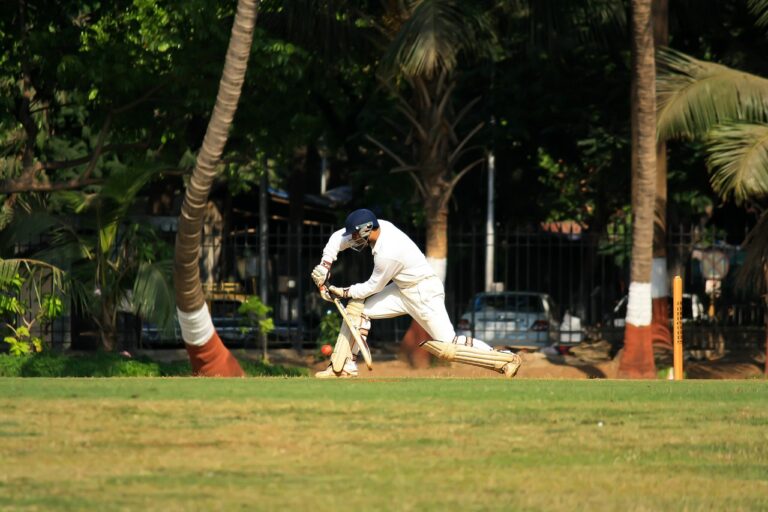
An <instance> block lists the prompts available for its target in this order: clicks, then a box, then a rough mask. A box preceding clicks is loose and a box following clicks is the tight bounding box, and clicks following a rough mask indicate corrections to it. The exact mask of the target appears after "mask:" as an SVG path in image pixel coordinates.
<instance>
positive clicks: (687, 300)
mask: <svg viewBox="0 0 768 512" xmlns="http://www.w3.org/2000/svg"><path fill="white" fill-rule="evenodd" d="M668 299H669V315H670V319H671V318H672V314H673V311H672V297H668ZM628 301H629V297H628V296H627V295H625V296H623V297H622V298H621V299H619V301H618V302H617V303H616V305H615V306H614V308H613V310H612V311H611V312H610V313H609V315H608V317H607V319H606V321H605V322H604V323H605V325H607V326H610V327H624V325H625V324H626V320H625V319H626V317H627V302H628ZM706 318H707V316H706V314H705V313H704V303H703V302H701V299H700V298H699V296H698V295H697V294H695V293H684V294H683V323H695V322H702V321H704V320H706Z"/></svg>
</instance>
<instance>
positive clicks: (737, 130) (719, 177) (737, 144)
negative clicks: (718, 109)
mask: <svg viewBox="0 0 768 512" xmlns="http://www.w3.org/2000/svg"><path fill="white" fill-rule="evenodd" d="M708 141H709V142H708V145H707V151H708V152H709V159H708V160H707V165H708V166H709V168H710V171H711V172H712V177H711V182H712V187H713V188H714V189H715V192H717V193H718V194H720V195H721V196H723V197H724V198H727V197H733V198H734V200H735V201H736V202H737V203H741V202H743V201H744V200H746V199H748V198H758V197H762V196H765V195H768V124H763V123H760V124H757V123H729V124H724V125H721V126H718V127H717V128H715V129H714V130H712V132H710V135H709V137H708Z"/></svg>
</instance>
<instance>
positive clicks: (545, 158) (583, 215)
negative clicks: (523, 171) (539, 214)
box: [538, 148, 595, 224]
mask: <svg viewBox="0 0 768 512" xmlns="http://www.w3.org/2000/svg"><path fill="white" fill-rule="evenodd" d="M538 157H539V169H540V170H541V174H540V175H539V182H540V183H541V184H543V185H544V186H545V187H547V188H548V189H549V191H550V194H547V204H546V209H547V210H548V211H549V215H548V216H547V219H546V220H548V221H560V220H575V221H578V222H580V223H582V224H588V221H589V220H590V218H591V215H592V213H593V212H594V210H595V201H594V199H592V198H590V197H589V194H590V193H591V192H592V191H591V190H590V183H589V182H588V180H587V179H586V178H585V177H584V175H583V174H582V173H581V172H579V169H577V168H576V167H575V166H572V165H569V164H567V163H565V162H564V161H563V160H555V159H554V158H553V157H552V155H550V154H549V153H547V151H546V150H545V149H544V148H539V150H538Z"/></svg>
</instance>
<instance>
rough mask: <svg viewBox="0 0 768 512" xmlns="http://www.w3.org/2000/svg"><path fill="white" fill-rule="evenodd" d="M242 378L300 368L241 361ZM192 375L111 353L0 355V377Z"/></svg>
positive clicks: (181, 366) (295, 372)
mask: <svg viewBox="0 0 768 512" xmlns="http://www.w3.org/2000/svg"><path fill="white" fill-rule="evenodd" d="M240 364H241V366H242V367H243V371H245V374H246V375H248V376H250V377H257V376H285V377H299V376H302V375H307V374H308V371H307V370H306V369H302V368H293V367H285V366H280V365H271V364H266V363H262V362H257V361H250V360H241V361H240ZM191 374H192V367H191V366H190V365H189V362H188V361H174V362H168V363H165V362H159V361H153V360H152V359H150V358H149V357H146V356H138V357H135V358H130V357H125V356H123V355H120V354H113V353H105V352H101V353H95V354H87V355H65V354H51V353H43V354H27V355H23V356H20V357H17V356H11V355H9V354H0V377H186V376H190V375H191Z"/></svg>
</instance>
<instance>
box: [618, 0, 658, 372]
mask: <svg viewBox="0 0 768 512" xmlns="http://www.w3.org/2000/svg"><path fill="white" fill-rule="evenodd" d="M651 4H652V0H632V21H633V24H632V56H633V59H632V80H633V83H634V87H633V92H634V94H633V95H632V96H633V97H632V121H633V122H632V128H633V130H632V132H633V133H632V138H633V144H632V149H633V158H632V167H633V168H632V215H633V224H632V264H631V271H630V272H631V273H630V281H631V283H630V286H629V302H628V306H627V321H626V330H625V333H624V350H623V352H622V355H621V360H620V363H619V376H620V377H625V378H655V376H656V368H655V365H654V361H653V346H652V343H651V341H652V339H651V266H652V261H653V219H654V203H655V197H656V90H655V81H656V68H655V59H654V44H653V17H652V15H651Z"/></svg>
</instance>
